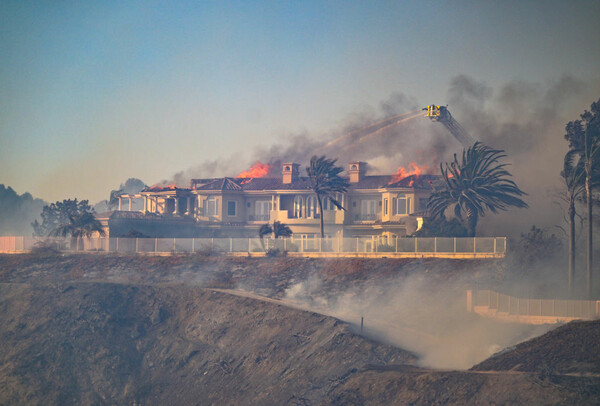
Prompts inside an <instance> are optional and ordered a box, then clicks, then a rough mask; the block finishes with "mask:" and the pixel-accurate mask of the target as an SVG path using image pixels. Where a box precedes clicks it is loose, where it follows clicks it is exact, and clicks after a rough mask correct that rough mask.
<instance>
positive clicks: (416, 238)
mask: <svg viewBox="0 0 600 406" xmlns="http://www.w3.org/2000/svg"><path fill="white" fill-rule="evenodd" d="M418 239H419V238H418V237H415V254H416V253H417V252H419V251H418V250H417V240H418Z"/></svg>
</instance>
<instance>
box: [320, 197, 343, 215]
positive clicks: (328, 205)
mask: <svg viewBox="0 0 600 406" xmlns="http://www.w3.org/2000/svg"><path fill="white" fill-rule="evenodd" d="M333 198H334V199H335V200H336V201H337V202H339V203H340V204H341V203H342V195H341V194H339V193H336V194H335V196H333ZM321 203H322V204H323V211H325V210H340V209H338V208H337V206H336V205H335V204H333V202H332V201H331V200H330V199H329V197H324V198H323V200H322V201H321Z"/></svg>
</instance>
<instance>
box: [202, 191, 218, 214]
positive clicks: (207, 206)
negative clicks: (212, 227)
mask: <svg viewBox="0 0 600 406" xmlns="http://www.w3.org/2000/svg"><path fill="white" fill-rule="evenodd" d="M204 213H205V215H206V216H218V215H219V205H218V204H217V198H216V197H215V196H209V197H208V198H207V199H206V200H205V201H204Z"/></svg>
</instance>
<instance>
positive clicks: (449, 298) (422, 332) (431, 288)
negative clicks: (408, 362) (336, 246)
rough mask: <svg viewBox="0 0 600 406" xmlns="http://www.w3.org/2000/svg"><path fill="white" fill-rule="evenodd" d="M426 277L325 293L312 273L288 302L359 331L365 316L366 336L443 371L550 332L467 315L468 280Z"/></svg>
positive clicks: (289, 294)
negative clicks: (407, 352) (337, 319)
mask: <svg viewBox="0 0 600 406" xmlns="http://www.w3.org/2000/svg"><path fill="white" fill-rule="evenodd" d="M426 275H427V270H426V269H424V270H422V273H420V274H413V275H410V276H408V277H397V278H395V279H391V280H387V281H378V282H377V283H373V284H371V285H369V286H368V287H366V288H353V289H347V290H344V291H343V292H338V293H336V294H335V295H325V293H324V292H325V290H324V289H323V288H322V286H321V284H322V283H321V281H320V279H319V277H318V276H315V275H311V276H310V277H309V278H307V279H306V280H304V281H300V282H297V283H296V284H294V285H292V286H291V287H290V288H289V289H288V290H287V292H286V296H285V298H284V300H285V301H287V302H288V303H291V304H293V305H294V306H298V307H303V308H305V309H307V310H312V311H316V312H319V313H323V314H327V315H331V316H334V317H337V318H340V319H342V320H345V321H347V322H350V323H352V324H353V325H354V326H355V329H356V330H357V331H360V325H361V318H362V321H363V331H362V334H364V335H366V336H369V337H371V338H373V339H376V340H379V341H384V342H387V343H389V344H392V345H395V346H398V347H401V348H404V349H407V350H410V351H413V352H415V353H416V354H418V355H419V357H420V364H421V365H422V366H425V367H432V368H440V369H468V368H470V367H471V366H473V365H475V364H476V363H479V362H481V361H483V360H485V359H486V358H488V357H490V356H491V355H493V354H494V353H496V352H498V351H500V350H502V349H505V348H507V347H510V346H513V345H516V344H518V343H520V342H522V341H524V340H527V339H529V338H532V337H535V336H538V335H540V334H543V333H544V332H546V331H548V330H549V329H550V328H551V327H550V326H547V325H546V326H531V325H523V324H511V323H498V322H496V321H493V320H488V319H484V318H481V317H479V316H477V315H474V314H472V313H468V312H467V311H466V296H465V290H466V288H467V287H468V286H469V285H470V284H469V283H468V281H466V280H462V281H461V280H458V281H453V282H451V283H444V284H443V288H442V287H441V286H440V283H439V281H438V282H435V281H432V280H431V279H428V278H427V276H426ZM471 284H472V283H471Z"/></svg>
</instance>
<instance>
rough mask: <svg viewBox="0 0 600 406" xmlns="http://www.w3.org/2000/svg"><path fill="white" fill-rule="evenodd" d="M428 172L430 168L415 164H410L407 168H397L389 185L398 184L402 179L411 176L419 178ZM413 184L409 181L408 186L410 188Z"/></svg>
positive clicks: (412, 181)
mask: <svg viewBox="0 0 600 406" xmlns="http://www.w3.org/2000/svg"><path fill="white" fill-rule="evenodd" d="M429 170H430V168H429V167H428V166H425V165H422V166H419V165H417V164H416V163H415V162H410V163H409V164H408V168H404V167H402V166H401V167H399V168H398V171H397V172H396V173H395V174H394V175H393V176H392V180H391V181H390V183H396V182H400V181H401V180H402V179H404V178H406V177H408V176H412V175H416V176H420V175H422V174H424V173H428V172H429ZM413 184H414V180H411V181H410V183H409V184H408V186H412V185H413Z"/></svg>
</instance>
